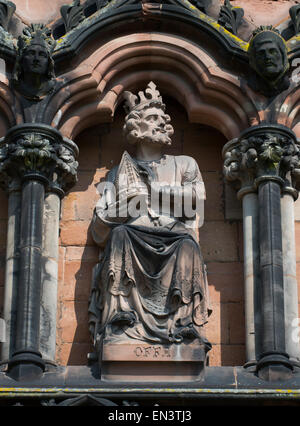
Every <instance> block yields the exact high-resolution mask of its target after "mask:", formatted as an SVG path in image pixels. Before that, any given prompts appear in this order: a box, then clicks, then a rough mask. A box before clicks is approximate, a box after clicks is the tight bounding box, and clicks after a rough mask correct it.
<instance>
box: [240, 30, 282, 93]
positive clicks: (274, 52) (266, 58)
mask: <svg viewBox="0 0 300 426" xmlns="http://www.w3.org/2000/svg"><path fill="white" fill-rule="evenodd" d="M248 54H249V64H250V66H251V68H252V69H253V70H254V71H255V73H256V75H257V76H258V86H259V87H257V89H259V91H262V92H263V93H267V94H268V95H272V94H276V93H278V92H280V91H282V90H284V89H285V88H287V87H288V82H287V80H286V79H285V76H286V73H287V71H288V69H289V61H288V55H287V47H286V44H285V41H284V39H283V38H282V37H281V35H280V33H279V32H278V31H277V30H276V29H275V28H273V27H260V28H258V29H257V30H256V31H255V32H254V33H253V37H252V39H251V41H250V44H249V50H248Z"/></svg>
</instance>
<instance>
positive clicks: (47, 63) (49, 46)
mask: <svg viewBox="0 0 300 426" xmlns="http://www.w3.org/2000/svg"><path fill="white" fill-rule="evenodd" d="M54 47H55V41H54V40H53V39H52V37H51V31H50V30H49V29H48V28H47V27H45V26H44V25H43V24H33V25H31V26H30V27H27V28H25V29H24V30H23V35H22V36H20V37H19V39H18V51H17V58H16V63H15V68H14V73H13V81H14V84H15V86H16V87H17V88H18V90H19V91H20V92H21V93H23V94H24V96H26V97H29V98H30V97H36V96H41V95H45V94H47V92H48V91H49V90H50V87H52V86H53V84H52V83H53V82H52V80H53V79H54V78H55V73H54V61H53V58H52V52H53V50H54ZM25 80H26V81H25Z"/></svg>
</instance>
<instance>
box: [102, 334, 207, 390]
mask: <svg viewBox="0 0 300 426" xmlns="http://www.w3.org/2000/svg"><path fill="white" fill-rule="evenodd" d="M205 364H206V351H205V347H204V346H203V345H202V346H201V345H199V344H198V345H197V344H189V345H186V344H178V345H177V344H171V345H160V344H153V343H145V342H139V341H136V342H133V343H126V344H124V343H119V344H113V343H108V342H107V343H106V342H104V343H103V347H102V357H101V359H100V372H101V380H107V381H110V382H114V381H116V382H120V381H124V382H135V383H144V382H155V383H159V382H176V383H178V382H191V381H198V380H200V379H201V378H202V373H203V372H204V366H205Z"/></svg>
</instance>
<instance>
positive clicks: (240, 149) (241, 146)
mask: <svg viewBox="0 0 300 426" xmlns="http://www.w3.org/2000/svg"><path fill="white" fill-rule="evenodd" d="M224 157H225V162H224V172H225V176H226V178H227V179H228V180H231V181H236V180H237V181H239V182H240V186H241V189H240V192H239V193H240V194H241V193H243V192H244V193H245V192H247V191H245V188H247V187H250V188H252V190H255V192H256V193H257V196H258V222H257V223H256V225H255V228H256V231H255V230H254V232H256V239H255V238H254V240H256V241H257V242H259V247H258V244H257V243H256V246H255V247H253V252H252V253H249V252H250V250H251V248H250V250H248V249H247V246H249V244H248V243H247V242H246V241H245V247H246V253H245V259H246V256H249V257H250V258H252V259H256V261H255V263H254V265H253V276H256V277H257V278H258V285H256V286H254V288H253V289H252V286H251V284H250V283H249V281H248V275H247V269H248V264H249V261H248V260H246V262H245V283H246V286H245V290H246V291H245V294H246V308H247V303H248V302H249V300H251V298H252V302H253V312H254V318H255V319H254V322H255V334H256V339H255V344H256V348H255V354H256V361H257V364H256V373H257V375H258V376H259V377H261V378H262V379H265V380H277V379H281V380H283V379H285V378H288V377H290V375H291V372H292V370H293V364H292V362H291V360H290V359H289V358H290V357H289V355H292V354H290V353H288V350H289V348H290V346H289V345H288V344H287V342H288V340H287V338H286V336H287V332H288V330H287V327H286V318H288V317H289V316H290V312H289V310H290V309H291V308H290V306H289V304H288V303H286V300H287V299H288V298H289V296H288V295H287V293H288V291H287V287H286V285H284V265H285V264H286V261H283V247H284V248H285V250H286V240H285V242H284V243H283V241H282V239H283V236H284V234H283V230H282V220H281V197H282V194H283V192H284V188H286V186H287V185H288V180H287V175H288V174H293V173H295V170H296V169H297V168H298V165H299V149H298V147H297V139H296V136H295V135H294V133H293V132H292V131H291V130H290V129H288V128H286V127H284V126H281V125H275V124H274V125H260V126H254V127H252V128H250V129H248V130H246V131H245V132H243V133H242V135H241V136H240V138H239V139H236V140H234V141H232V142H229V143H228V144H227V145H226V146H225V147H224ZM248 192H249V191H248ZM255 204H256V202H254V203H253V204H252V208H253V209H254V210H255V211H256V207H255ZM245 209H246V210H249V209H250V207H246V206H245V208H244V210H245ZM244 220H245V214H244ZM245 229H246V232H247V230H248V228H247V225H245V224H244V230H245ZM252 230H253V228H252ZM248 233H249V232H248ZM246 238H248V235H244V239H245V240H246ZM252 241H253V240H252ZM250 245H251V244H250ZM291 257H292V254H290V258H289V259H290V261H295V259H291ZM250 263H251V261H250ZM249 292H250V299H249V297H248V301H247V295H248V293H249ZM255 294H256V295H257V296H258V297H255ZM252 302H251V303H252ZM247 312H248V313H249V312H250V313H251V308H250V307H249V306H248V308H247V309H246V315H247ZM292 315H294V311H293V313H292ZM250 321H251V320H250V318H247V321H246V322H247V325H248V326H249V324H251V322H250ZM252 323H253V319H252ZM251 343H252V345H253V340H252V341H251V340H250V339H249V336H248V340H247V344H248V349H249V348H250V347H252V346H251ZM249 351H250V352H251V354H253V353H254V351H253V349H251V350H250V349H249ZM248 361H249V360H248Z"/></svg>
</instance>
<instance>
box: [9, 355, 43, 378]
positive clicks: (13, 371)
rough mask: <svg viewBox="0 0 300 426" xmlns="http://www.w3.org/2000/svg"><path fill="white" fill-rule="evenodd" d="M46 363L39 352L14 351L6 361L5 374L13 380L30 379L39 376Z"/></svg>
mask: <svg viewBox="0 0 300 426" xmlns="http://www.w3.org/2000/svg"><path fill="white" fill-rule="evenodd" d="M45 368H46V364H45V362H44V360H43V359H42V356H41V354H40V353H39V352H31V351H27V352H25V351H24V352H15V353H14V354H13V356H12V358H11V359H10V360H9V362H8V372H7V375H8V376H9V377H11V378H12V379H14V380H18V381H22V380H26V381H30V380H36V379H39V378H41V376H42V375H43V373H44V371H45Z"/></svg>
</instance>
